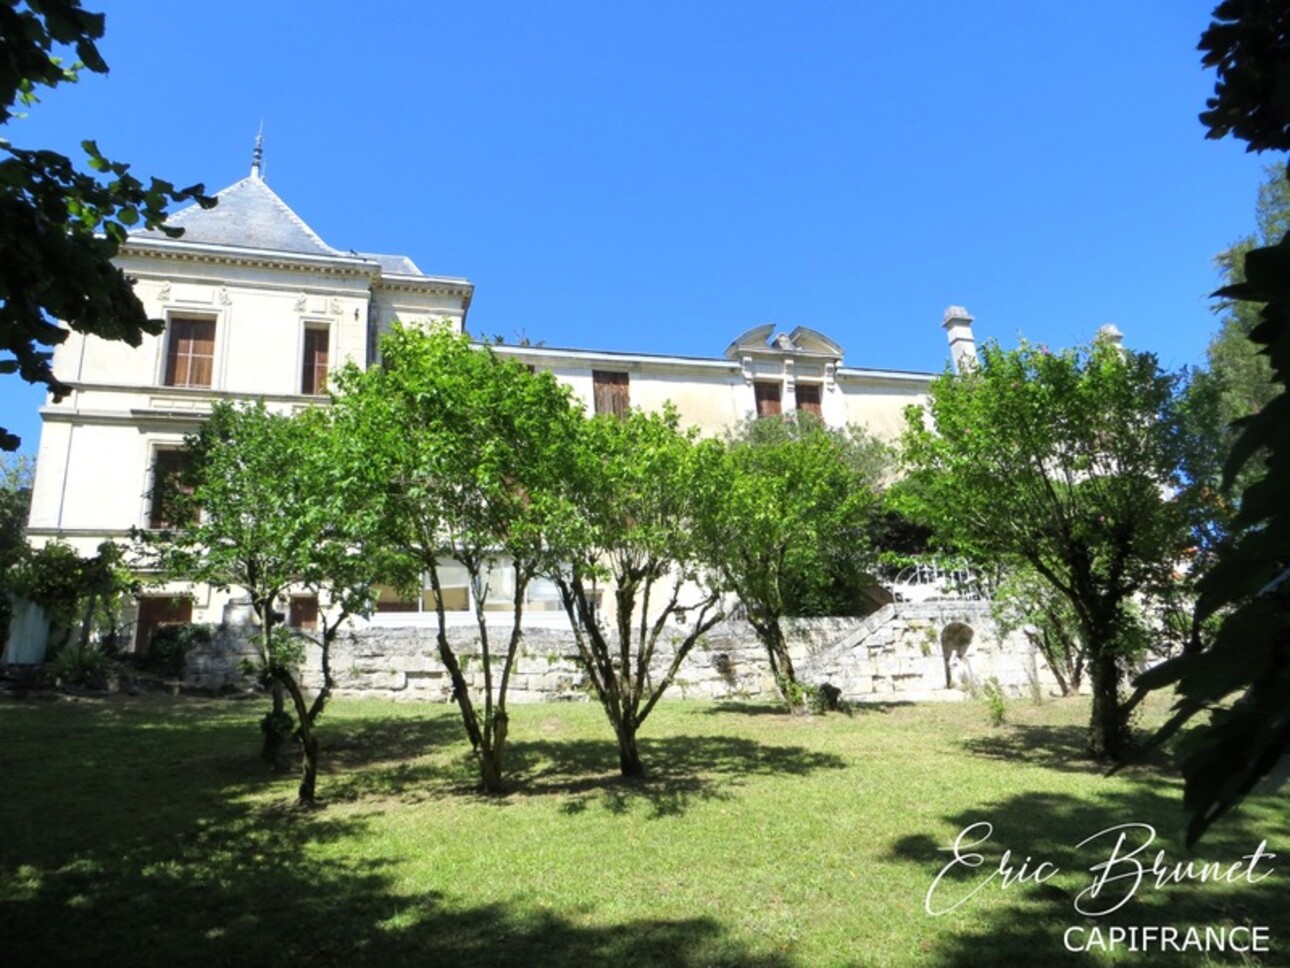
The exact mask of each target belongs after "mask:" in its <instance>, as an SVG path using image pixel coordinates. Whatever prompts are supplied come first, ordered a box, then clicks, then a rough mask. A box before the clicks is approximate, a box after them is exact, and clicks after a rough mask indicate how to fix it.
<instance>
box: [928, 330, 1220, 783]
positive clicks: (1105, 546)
mask: <svg viewBox="0 0 1290 968" xmlns="http://www.w3.org/2000/svg"><path fill="white" fill-rule="evenodd" d="M1180 391H1181V386H1180V377H1178V376H1171V375H1168V374H1165V373H1163V372H1161V370H1160V368H1159V366H1158V365H1157V363H1156V360H1155V357H1153V356H1151V355H1150V354H1146V353H1131V352H1128V351H1125V350H1123V349H1122V348H1121V347H1120V346H1118V345H1117V344H1116V343H1115V342H1113V341H1112V340H1110V339H1107V338H1100V339H1099V340H1097V341H1095V342H1094V344H1093V345H1092V346H1089V347H1082V348H1079V349H1076V350H1070V351H1066V352H1061V353H1050V352H1048V351H1047V350H1046V349H1044V348H1043V347H1037V346H1031V345H1029V344H1023V345H1022V346H1021V347H1020V348H1018V349H1016V350H1012V351H1005V350H1002V349H1000V348H999V347H998V346H996V345H987V346H986V347H985V348H984V350H983V352H982V354H981V359H980V362H979V365H977V366H976V367H974V368H972V369H970V370H968V371H967V372H965V373H963V374H961V375H958V376H954V375H950V374H946V375H944V376H941V377H939V378H938V379H937V380H935V381H934V382H933V384H932V386H931V390H930V400H929V405H928V410H927V412H926V413H925V412H924V411H923V410H922V409H920V408H911V409H910V411H909V413H908V420H909V423H908V426H907V429H906V431H905V435H904V438H903V442H904V448H905V451H904V460H905V462H906V465H907V467H908V469H909V471H910V473H911V475H912V476H913V478H914V480H913V482H912V483H913V486H912V487H910V488H909V489H908V490H907V491H906V492H905V496H906V499H907V509H908V511H909V512H910V513H911V514H912V515H914V516H915V517H918V518H921V519H922V520H924V521H926V522H927V523H929V524H931V525H932V526H933V527H934V528H935V529H936V531H937V533H938V536H939V537H940V538H941V540H943V541H946V542H949V543H950V544H952V545H953V546H954V547H956V548H958V549H960V550H962V551H963V552H965V553H967V554H968V555H969V556H970V557H973V558H980V559H985V560H995V561H999V562H1001V563H1003V564H1005V565H1014V566H1016V565H1024V566H1026V567H1029V568H1031V569H1033V570H1034V572H1035V573H1036V574H1037V575H1039V576H1040V577H1042V578H1043V579H1044V581H1046V582H1047V583H1048V584H1049V585H1050V586H1051V587H1052V588H1053V589H1054V590H1055V591H1056V592H1058V593H1059V594H1061V595H1062V596H1063V597H1064V598H1065V599H1066V601H1067V602H1069V604H1070V608H1071V611H1072V612H1073V613H1074V616H1075V619H1076V623H1077V628H1078V630H1079V635H1080V640H1081V642H1082V644H1083V649H1084V652H1085V654H1086V656H1087V668H1088V674H1089V679H1090V682H1091V684H1092V689H1093V710H1092V721H1091V725H1090V737H1089V748H1090V752H1092V753H1093V754H1094V755H1095V756H1098V757H1107V758H1113V759H1119V758H1121V757H1122V756H1123V755H1124V754H1125V752H1126V750H1127V746H1128V738H1129V737H1128V729H1127V724H1126V722H1125V718H1124V715H1123V711H1122V710H1121V707H1120V700H1119V690H1120V683H1121V677H1122V674H1123V672H1124V670H1125V665H1126V663H1127V662H1129V661H1130V660H1132V659H1133V657H1134V651H1135V647H1136V645H1137V644H1140V643H1141V641H1142V637H1141V635H1140V629H1139V627H1138V625H1139V623H1138V619H1137V616H1136V614H1135V611H1134V609H1132V608H1131V607H1130V606H1131V600H1132V598H1133V596H1134V595H1135V594H1137V593H1138V592H1140V591H1142V590H1144V589H1149V588H1151V587H1152V586H1160V585H1164V584H1166V583H1168V582H1169V581H1170V580H1171V578H1172V572H1173V570H1174V568H1175V565H1176V564H1177V563H1178V562H1179V560H1180V558H1181V556H1182V554H1183V552H1184V551H1185V549H1186V548H1187V547H1188V544H1189V541H1190V537H1191V528H1192V526H1193V524H1194V519H1195V517H1196V515H1197V510H1196V507H1195V504H1194V497H1195V491H1196V489H1194V488H1190V487H1189V486H1188V485H1189V484H1190V483H1191V482H1190V480H1189V478H1188V466H1189V454H1188V445H1189V442H1190V439H1189V437H1188V435H1186V434H1185V433H1182V432H1181V431H1180V417H1179V412H1178V411H1179V400H1180ZM928 416H930V418H931V419H930V425H929V423H928V421H927V417H928Z"/></svg>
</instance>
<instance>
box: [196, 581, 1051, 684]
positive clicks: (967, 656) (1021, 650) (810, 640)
mask: <svg viewBox="0 0 1290 968" xmlns="http://www.w3.org/2000/svg"><path fill="white" fill-rule="evenodd" d="M241 628H242V629H243V632H242V634H239V631H238V626H236V625H229V624H227V623H226V625H224V626H221V631H220V632H219V633H218V634H217V635H216V638H215V642H214V644H213V645H212V647H211V649H209V650H205V651H204V652H203V653H201V654H194V655H190V656H189V669H188V678H189V679H190V680H191V681H195V682H198V683H199V684H201V685H204V686H206V687H208V688H220V687H224V686H226V685H227V684H229V683H232V682H235V681H236V680H237V679H238V678H239V676H240V666H241V664H242V660H243V659H244V658H246V657H247V656H253V655H254V649H252V648H250V647H249V646H248V645H247V644H246V641H245V638H246V637H245V634H244V630H245V626H241ZM507 632H508V630H506V629H503V628H498V629H497V630H496V631H495V632H493V631H491V630H490V636H491V637H493V638H492V647H493V649H494V651H495V652H496V650H497V649H498V648H499V647H501V646H503V645H504V644H505V641H506V635H507ZM785 633H786V637H787V639H788V645H789V653H790V655H791V656H792V658H793V663H794V666H795V667H796V669H797V672H798V678H799V679H800V680H801V681H802V682H803V683H806V684H810V685H820V684H822V683H825V682H828V683H830V684H832V685H834V686H836V687H837V688H838V689H840V690H841V693H842V697H843V698H844V699H847V700H849V701H852V702H882V701H930V700H949V701H953V700H958V699H962V698H964V697H965V696H966V695H968V694H969V693H972V692H974V691H975V689H976V688H977V687H978V686H979V685H980V684H981V683H983V682H985V681H986V680H987V679H989V678H991V677H995V678H997V679H998V680H999V682H1000V684H1001V685H1002V686H1003V688H1004V691H1005V693H1007V694H1009V695H1013V696H1020V695H1028V694H1030V693H1031V692H1032V690H1035V689H1039V690H1041V691H1042V692H1044V693H1046V694H1051V693H1054V692H1055V691H1056V688H1057V686H1056V680H1055V679H1054V678H1053V676H1052V674H1051V673H1050V672H1049V670H1048V669H1047V667H1046V665H1045V664H1044V662H1043V660H1042V658H1041V657H1040V656H1038V655H1037V654H1036V652H1035V650H1034V649H1033V647H1032V646H1031V645H1030V644H1029V643H1028V642H1027V641H1026V640H1025V638H1024V636H1022V635H1020V634H1014V635H1013V636H1010V637H1008V638H1007V639H1003V640H1001V639H1000V638H999V636H998V633H997V630H996V628H995V625H994V622H993V619H992V618H991V616H990V611H989V606H988V605H987V604H985V603H980V602H931V603H921V604H917V605H888V606H885V607H884V608H882V609H881V610H880V611H878V612H876V613H874V614H873V615H870V616H868V617H867V618H816V619H793V620H789V621H787V622H786V623H785ZM665 634H666V633H665ZM435 637H436V631H435V628H434V627H433V626H426V625H420V626H409V627H400V628H392V627H383V626H368V627H364V628H355V629H351V630H347V631H345V632H342V634H341V636H340V637H339V639H338V641H337V643H336V644H335V646H334V647H333V655H332V660H331V661H332V672H333V676H334V677H335V680H336V694H337V695H338V696H359V697H379V698H384V699H395V700H405V699H406V700H417V701H431V702H446V701H448V700H449V699H450V698H451V693H452V687H451V684H450V682H449V680H448V673H447V670H446V669H445V668H444V667H443V664H442V663H441V662H440V661H439V657H438V649H437V647H436V644H435V642H436V638H435ZM449 638H450V641H451V642H452V644H453V647H454V649H456V651H457V654H458V655H459V656H460V658H461V661H462V665H463V671H464V673H465V675H466V678H467V681H468V682H469V683H470V685H471V688H472V689H476V690H479V689H482V688H483V672H482V667H481V662H480V658H479V656H480V648H479V642H478V632H477V631H476V630H474V629H470V628H457V629H452V630H451V631H450V633H449ZM521 650H522V651H521V655H520V657H519V658H518V660H517V661H516V666H515V669H514V671H513V673H512V677H511V682H510V689H509V696H510V700H511V701H512V702H516V703H521V702H550V701H556V700H570V701H578V700H584V699H586V698H588V683H587V680H586V676H585V675H584V673H583V671H582V667H581V664H580V663H579V661H578V657H577V647H576V645H575V643H574V640H573V636H572V634H571V633H569V632H567V631H559V630H552V629H531V630H527V631H526V632H525V633H524V639H523V643H522V645H521ZM660 652H661V653H663V654H662V655H660V656H659V657H658V660H657V661H656V663H655V664H654V667H653V668H652V669H651V675H652V676H653V677H654V678H656V679H657V678H659V677H661V676H663V675H664V674H665V673H666V669H667V664H668V662H669V660H670V657H671V653H670V650H668V649H666V648H665V647H662V646H661V648H660ZM307 655H308V658H307V661H306V665H305V668H304V670H303V676H304V681H305V683H306V685H308V686H310V687H313V688H316V687H317V686H318V685H319V684H320V683H321V678H322V674H321V667H320V665H319V650H318V649H316V648H310V649H308V650H307ZM669 695H671V696H675V697H677V698H686V697H694V698H705V699H733V698H738V699H751V700H772V699H774V698H775V697H776V691H775V684H774V681H773V680H772V678H771V675H770V669H769V666H768V663H767V661H766V655H765V650H764V648H763V646H762V645H761V643H760V642H759V641H758V639H757V637H756V635H755V634H754V632H753V630H752V627H751V626H750V625H749V624H748V623H747V622H743V621H726V622H722V623H720V624H719V625H717V626H715V627H714V628H713V629H712V630H711V631H710V632H709V633H708V634H707V635H706V636H705V637H704V639H703V640H702V641H701V642H700V644H699V645H698V646H696V647H695V649H694V650H693V651H692V652H691V653H690V655H689V656H688V657H687V658H686V660H685V662H684V663H683V664H682V666H681V668H680V670H679V671H678V673H677V678H676V680H675V682H674V684H673V687H672V690H671V692H670V693H669Z"/></svg>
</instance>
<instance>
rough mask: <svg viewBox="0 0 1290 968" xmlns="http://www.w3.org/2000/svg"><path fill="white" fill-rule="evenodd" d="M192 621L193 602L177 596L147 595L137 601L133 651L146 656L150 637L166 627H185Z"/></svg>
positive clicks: (150, 641)
mask: <svg viewBox="0 0 1290 968" xmlns="http://www.w3.org/2000/svg"><path fill="white" fill-rule="evenodd" d="M192 620H193V600H192V599H191V598H185V597H183V596H178V595H149V596H147V597H145V598H141V599H139V614H138V616H137V617H136V618H135V620H134V651H135V652H137V653H138V654H139V655H147V654H148V648H149V646H151V645H152V637H153V636H154V635H156V634H157V632H158V630H160V629H162V628H164V627H165V626H167V625H187V624H188V623H190V622H191V621H192Z"/></svg>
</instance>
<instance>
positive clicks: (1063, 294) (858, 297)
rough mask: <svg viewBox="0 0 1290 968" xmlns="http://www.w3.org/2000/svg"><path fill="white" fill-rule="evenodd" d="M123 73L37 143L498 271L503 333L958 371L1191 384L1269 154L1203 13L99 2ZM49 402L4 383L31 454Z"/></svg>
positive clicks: (343, 233)
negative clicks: (785, 349)
mask: <svg viewBox="0 0 1290 968" xmlns="http://www.w3.org/2000/svg"><path fill="white" fill-rule="evenodd" d="M85 2H86V6H87V7H89V8H90V9H101V10H104V11H105V12H106V13H107V15H108V23H107V35H106V37H105V39H104V41H103V43H102V44H101V45H100V46H101V49H102V51H103V54H104V56H105V57H106V59H107V61H108V63H109V65H110V66H111V67H112V72H111V74H110V75H109V76H108V77H106V78H102V77H96V76H86V77H85V78H84V79H83V80H82V82H81V83H80V84H78V85H75V86H71V87H68V88H65V89H63V90H60V91H57V92H52V93H50V94H49V95H48V96H47V97H46V98H45V100H44V102H43V103H41V104H39V105H37V106H36V107H34V108H33V109H32V110H31V112H30V114H29V116H28V117H27V118H26V119H24V120H21V121H16V122H13V123H12V124H10V125H9V129H8V131H7V136H8V137H9V138H10V139H11V140H12V141H14V142H15V143H17V144H21V145H25V146H42V147H52V148H57V149H60V150H63V151H67V152H79V149H78V148H77V145H78V143H79V141H80V140H81V139H82V138H91V137H92V138H95V139H97V141H98V142H99V145H100V147H101V148H102V149H103V151H104V152H105V153H106V154H108V155H109V156H110V157H113V158H117V159H120V160H125V161H130V162H132V163H133V165H134V170H135V171H136V172H137V173H139V174H142V175H148V174H157V175H160V176H163V177H166V178H169V179H171V180H173V181H176V182H178V183H180V184H187V183H189V182H194V181H203V182H205V184H206V186H207V188H208V189H211V190H215V189H219V188H223V187H225V186H227V185H229V184H231V183H232V182H234V181H236V180H238V179H240V178H242V177H243V176H245V175H246V173H247V171H248V170H249V164H250V155H251V148H252V143H253V141H254V137H255V133H256V130H257V127H258V126H259V124H260V122H261V120H263V122H264V129H265V141H266V172H265V173H266V177H267V179H268V181H269V184H270V185H271V186H272V187H273V188H274V190H275V191H277V192H278V193H279V194H280V195H281V196H282V197H283V198H284V199H285V200H286V201H287V202H288V204H290V205H291V206H292V207H293V208H294V209H295V210H296V212H297V213H298V214H299V215H300V216H301V217H302V218H304V219H305V221H307V222H308V223H309V224H310V225H311V226H312V227H313V228H314V229H315V230H316V231H317V232H318V233H319V234H320V235H321V236H322V237H323V238H324V239H325V240H326V241H327V242H328V243H330V244H331V245H333V246H336V247H337V248H342V249H349V248H354V249H358V250H363V251H378V252H392V253H402V254H406V255H409V256H411V257H412V258H413V259H414V260H415V261H416V262H417V263H418V264H419V265H420V267H421V268H422V270H424V271H426V272H429V273H432V274H443V275H461V276H466V277H468V278H470V279H471V280H472V281H473V282H474V283H475V284H476V287H477V288H476V297H475V303H474V305H473V307H472V309H471V315H470V318H469V321H468V324H469V328H470V329H471V330H472V332H475V333H497V334H501V335H503V336H505V337H507V338H509V339H515V338H516V337H517V336H518V335H521V334H522V335H526V336H528V337H529V338H531V339H534V340H544V341H546V342H547V343H548V344H549V345H553V346H577V347H588V348H601V349H620V350H637V351H642V352H661V353H677V354H684V355H698V356H716V355H719V354H720V353H721V352H722V351H723V350H724V349H725V347H726V345H727V344H728V343H729V342H730V340H731V339H732V338H733V337H735V336H736V335H738V334H739V333H741V332H742V331H743V330H745V329H747V328H749V327H751V326H755V325H758V324H761V323H767V322H773V323H776V324H779V325H780V326H782V327H784V328H786V329H791V328H792V327H794V326H797V325H805V326H810V327H812V328H815V329H818V330H821V331H822V332H824V333H826V334H828V335H829V336H831V337H833V338H834V339H836V340H837V341H838V342H840V343H841V344H842V345H843V347H844V348H845V349H846V362H847V363H848V364H849V365H852V366H870V367H881V368H894V369H907V370H940V369H941V368H942V366H943V365H944V362H945V358H946V345H945V340H944V335H943V333H942V332H941V330H940V328H939V323H940V320H941V316H942V313H943V311H944V309H945V307H946V306H948V305H950V304H961V305H965V306H967V307H968V309H969V310H970V311H971V312H972V313H973V314H974V315H975V316H976V320H977V322H976V331H977V335H978V337H979V338H983V339H984V338H996V339H998V340H1000V341H1001V342H1003V343H1005V344H1011V343H1014V342H1015V341H1016V339H1017V337H1018V335H1019V334H1024V335H1025V336H1026V337H1027V338H1029V339H1031V340H1034V341H1042V342H1046V343H1049V344H1051V345H1053V346H1066V345H1071V344H1074V343H1078V342H1081V341H1084V340H1086V339H1088V338H1089V337H1090V336H1091V334H1092V333H1093V332H1094V331H1095V330H1096V329H1097V327H1098V326H1100V325H1102V324H1103V323H1107V322H1113V323H1115V324H1116V325H1117V326H1119V327H1120V328H1121V329H1122V330H1123V331H1124V332H1125V333H1126V340H1127V342H1128V343H1129V344H1130V345H1132V346H1134V347H1135V348H1139V349H1148V350H1152V351H1154V352H1156V353H1157V354H1159V356H1160V359H1161V362H1162V363H1163V364H1164V365H1166V366H1168V367H1170V368H1176V367H1179V366H1183V365H1193V364H1196V363H1198V362H1200V361H1201V360H1202V358H1203V352H1204V346H1205V343H1206V341H1207V339H1208V337H1209V334H1210V333H1211V332H1212V331H1213V329H1214V328H1215V326H1216V320H1215V317H1214V316H1213V314H1212V313H1211V312H1210V309H1209V301H1208V299H1207V298H1206V294H1207V293H1208V292H1210V291H1211V290H1212V289H1213V288H1214V287H1215V286H1216V285H1217V282H1218V280H1217V276H1216V274H1215V270H1214V268H1213V265H1212V257H1213V256H1214V254H1215V253H1216V252H1217V251H1219V250H1220V249H1222V248H1224V247H1226V246H1227V245H1229V244H1230V243H1231V242H1232V241H1234V240H1235V239H1236V238H1238V237H1239V236H1241V235H1243V234H1245V233H1247V232H1248V231H1249V230H1250V228H1251V226H1252V224H1253V206H1254V198H1255V192H1256V188H1257V185H1258V183H1259V181H1260V180H1261V178H1262V173H1263V167H1264V165H1265V164H1267V163H1270V162H1271V161H1272V160H1274V159H1272V158H1270V157H1267V158H1259V157H1257V156H1253V155H1248V154H1246V153H1245V152H1244V151H1243V145H1240V144H1238V143H1234V142H1231V141H1226V142H1212V141H1207V140H1205V138H1204V134H1203V129H1202V128H1201V126H1200V124H1199V122H1198V121H1197V119H1196V115H1197V113H1198V112H1199V111H1200V110H1202V109H1203V107H1204V101H1205V98H1206V97H1207V96H1208V95H1209V94H1210V93H1211V92H1212V88H1213V76H1212V73H1211V72H1207V71H1203V70H1202V69H1201V66H1200V56H1199V54H1198V53H1197V51H1196V49H1195V48H1196V43H1197V40H1198V39H1199V36H1200V34H1201V32H1202V31H1203V29H1204V28H1205V26H1206V24H1207V23H1208V21H1209V14H1210V12H1211V10H1212V6H1213V4H1212V2H1197V0H1154V2H1153V0H1135V2H1133V3H1123V2H1118V3H1110V2H1104V0H1088V2H1084V3H1080V4H1055V3H1043V2H1041V3H1035V2H1020V0H1018V2H993V3H976V4H964V3H956V2H922V3H920V2H912V0H906V2H902V3H876V2H868V0H851V2H837V3H831V2H797V3H788V2H780V3H769V2H758V0H739V2H736V0H724V2H703V0H685V2H665V0H658V2H649V3H646V2H617V0H599V2H558V0H544V2H541V3H538V2H505V3H502V2H462V3H440V2H432V0H420V2H379V3H378V2H369V3H366V4H356V3H352V2H345V3H340V2H327V0H314V2H309V3H305V2H298V0H275V2H264V0H255V2H249V0H183V2H180V3H176V2H174V0H168V2H157V0H85ZM41 400H42V395H41V394H40V393H39V392H38V391H36V390H33V389H30V388H25V387H24V386H23V385H22V384H20V383H19V382H18V381H17V380H16V378H13V377H6V378H3V379H0V412H3V418H0V423H3V424H7V425H8V426H9V427H10V428H11V429H13V430H15V431H17V432H19V433H20V434H22V435H23V437H24V445H23V450H24V451H33V450H34V449H35V446H36V438H37V426H38V418H37V416H36V408H37V407H38V406H39V405H40V403H41Z"/></svg>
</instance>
